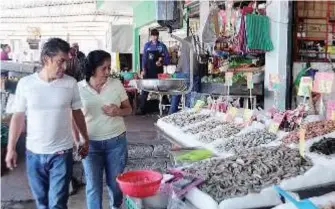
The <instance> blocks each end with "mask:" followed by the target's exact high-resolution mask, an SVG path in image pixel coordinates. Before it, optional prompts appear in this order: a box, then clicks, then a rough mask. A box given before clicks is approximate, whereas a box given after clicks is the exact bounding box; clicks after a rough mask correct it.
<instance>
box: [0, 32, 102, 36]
mask: <svg viewBox="0 0 335 209" xmlns="http://www.w3.org/2000/svg"><path fill="white" fill-rule="evenodd" d="M70 32H71V31H70ZM67 33H68V31H45V32H42V33H41V36H62V35H64V34H67ZM1 35H4V36H14V35H16V36H27V37H28V36H30V35H31V34H30V33H29V32H27V31H9V32H6V31H2V32H1ZM70 35H78V36H81V35H91V36H105V35H106V32H105V31H72V32H71V33H70Z"/></svg>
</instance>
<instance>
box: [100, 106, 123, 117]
mask: <svg viewBox="0 0 335 209" xmlns="http://www.w3.org/2000/svg"><path fill="white" fill-rule="evenodd" d="M102 111H104V113H105V114H106V115H108V116H110V117H117V116H120V111H121V109H120V108H119V107H118V106H116V105H115V104H110V105H104V106H103V107H102Z"/></svg>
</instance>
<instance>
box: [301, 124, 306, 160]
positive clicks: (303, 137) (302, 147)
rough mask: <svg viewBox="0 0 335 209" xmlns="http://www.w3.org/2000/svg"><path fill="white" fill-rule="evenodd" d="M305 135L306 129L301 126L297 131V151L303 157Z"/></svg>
mask: <svg viewBox="0 0 335 209" xmlns="http://www.w3.org/2000/svg"><path fill="white" fill-rule="evenodd" d="M305 136H306V129H304V128H302V129H300V132H299V153H300V156H301V157H305Z"/></svg>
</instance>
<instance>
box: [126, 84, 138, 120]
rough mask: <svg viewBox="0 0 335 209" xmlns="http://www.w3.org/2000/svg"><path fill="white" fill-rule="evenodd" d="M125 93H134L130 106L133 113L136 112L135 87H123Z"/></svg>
mask: <svg viewBox="0 0 335 209" xmlns="http://www.w3.org/2000/svg"><path fill="white" fill-rule="evenodd" d="M125 89H126V92H127V94H131V95H134V97H133V98H132V100H133V101H132V107H133V114H134V115H135V114H136V110H137V89H136V88H134V87H125Z"/></svg>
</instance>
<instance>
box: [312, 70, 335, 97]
mask: <svg viewBox="0 0 335 209" xmlns="http://www.w3.org/2000/svg"><path fill="white" fill-rule="evenodd" d="M333 81H334V73H325V72H318V73H316V74H315V80H314V85H313V86H314V88H313V91H314V92H318V93H321V94H329V93H331V91H332V86H333Z"/></svg>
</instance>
